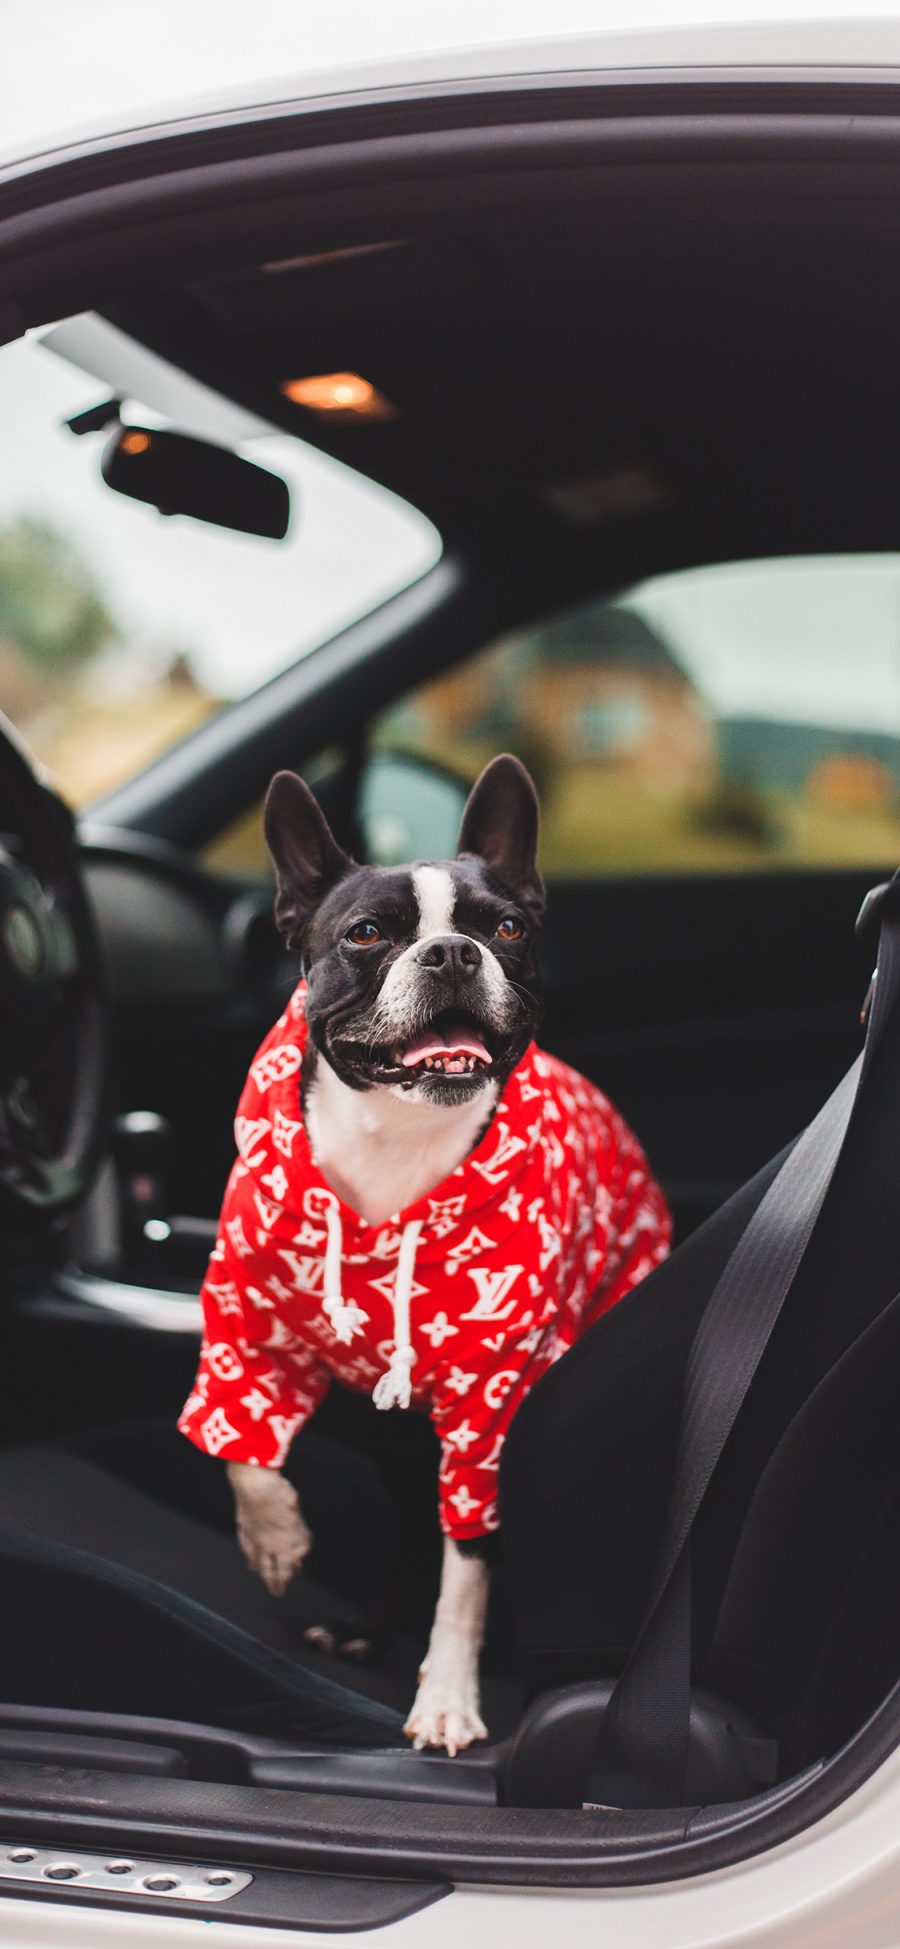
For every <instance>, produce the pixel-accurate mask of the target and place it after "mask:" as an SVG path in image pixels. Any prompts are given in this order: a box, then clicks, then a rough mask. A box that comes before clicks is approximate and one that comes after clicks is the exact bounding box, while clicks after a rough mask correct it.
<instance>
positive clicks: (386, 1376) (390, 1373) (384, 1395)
mask: <svg viewBox="0 0 900 1949" xmlns="http://www.w3.org/2000/svg"><path fill="white" fill-rule="evenodd" d="M421 1230H422V1220H421V1218H411V1219H410V1221H409V1224H408V1225H404V1227H403V1235H402V1238H401V1240H400V1250H399V1252H398V1254H397V1271H396V1274H395V1277H394V1291H393V1297H392V1304H393V1309H394V1351H393V1353H392V1354H391V1358H390V1361H389V1362H388V1366H387V1369H386V1371H385V1372H384V1373H383V1374H382V1375H380V1377H379V1379H378V1380H377V1381H376V1383H375V1387H374V1389H373V1392H372V1399H373V1401H374V1403H375V1406H376V1408H408V1407H409V1404H410V1401H411V1400H412V1381H411V1379H410V1372H411V1369H412V1367H413V1364H414V1362H415V1358H416V1356H415V1354H414V1353H413V1349H412V1344H411V1341H410V1337H409V1302H410V1298H411V1295H412V1289H413V1280H414V1277H415V1270H416V1247H417V1245H418V1243H419V1233H420V1231H421Z"/></svg>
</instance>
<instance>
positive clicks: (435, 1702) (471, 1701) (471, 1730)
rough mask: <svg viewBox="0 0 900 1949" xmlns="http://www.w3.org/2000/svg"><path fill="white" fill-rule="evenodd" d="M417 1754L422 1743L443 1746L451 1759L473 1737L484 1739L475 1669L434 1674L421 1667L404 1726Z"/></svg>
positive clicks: (485, 1733)
mask: <svg viewBox="0 0 900 1949" xmlns="http://www.w3.org/2000/svg"><path fill="white" fill-rule="evenodd" d="M403 1730H404V1732H405V1734H406V1737H407V1739H411V1740H412V1743H413V1746H414V1748H415V1750H416V1752H417V1753H420V1752H421V1751H422V1749H423V1747H425V1746H443V1747H444V1748H445V1749H446V1751H447V1752H448V1753H449V1754H450V1758H451V1759H454V1758H455V1756H456V1754H457V1753H461V1752H463V1751H464V1750H465V1748H466V1747H467V1746H471V1744H472V1742H473V1740H475V1739H486V1738H487V1736H488V1734H487V1726H486V1725H485V1724H484V1721H483V1719H482V1717H481V1713H480V1711H479V1700H478V1680H477V1677H476V1676H475V1674H474V1672H459V1673H457V1674H455V1675H454V1674H449V1673H448V1674H445V1675H444V1676H441V1675H439V1674H436V1675H435V1676H434V1677H433V1678H432V1677H431V1675H430V1673H429V1672H428V1670H427V1668H425V1669H423V1672H422V1676H421V1683H420V1685H419V1689H418V1692H417V1693H416V1701H415V1704H414V1706H413V1709H412V1711H411V1713H410V1715H409V1718H408V1719H407V1721H406V1725H405V1726H404V1728H403Z"/></svg>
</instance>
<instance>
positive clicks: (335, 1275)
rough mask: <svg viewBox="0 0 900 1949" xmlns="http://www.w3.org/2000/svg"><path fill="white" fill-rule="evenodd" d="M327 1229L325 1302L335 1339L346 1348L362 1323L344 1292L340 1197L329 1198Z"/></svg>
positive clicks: (357, 1311)
mask: <svg viewBox="0 0 900 1949" xmlns="http://www.w3.org/2000/svg"><path fill="white" fill-rule="evenodd" d="M325 1229H326V1232H327V1243H326V1246H325V1274H324V1278H323V1282H322V1283H323V1285H324V1288H325V1292H324V1297H323V1302H322V1303H323V1306H324V1310H325V1313H326V1316H327V1318H328V1319H329V1320H330V1321H331V1325H332V1327H333V1328H334V1337H335V1339H336V1340H337V1341H339V1342H340V1345H341V1346H342V1347H349V1345H350V1343H351V1341H352V1339H353V1333H354V1329H355V1328H356V1327H357V1325H358V1320H359V1308H358V1306H355V1305H353V1304H352V1303H351V1304H350V1305H349V1306H347V1305H345V1303H344V1295H343V1293H342V1292H341V1259H342V1256H343V1248H344V1239H343V1233H342V1230H341V1208H340V1205H339V1204H338V1201H337V1199H336V1198H334V1199H329V1200H328V1203H327V1204H326V1206H325Z"/></svg>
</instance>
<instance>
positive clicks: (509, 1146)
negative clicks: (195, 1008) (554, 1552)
mask: <svg viewBox="0 0 900 1949" xmlns="http://www.w3.org/2000/svg"><path fill="white" fill-rule="evenodd" d="M305 1001H306V991H305V987H304V985H303V983H301V984H300V987H299V988H298V989H297V990H296V991H295V993H294V995H293V996H292V998H291V1001H290V1002H289V1004H288V1007H287V1009H286V1010H285V1013H284V1015H283V1016H282V1017H281V1019H280V1021H279V1022H277V1023H276V1025H275V1027H274V1029H273V1030H272V1031H271V1033H270V1035H268V1036H267V1038H266V1040H265V1042H264V1043H263V1045H262V1048H261V1049H260V1051H259V1053H258V1055H257V1056H256V1058H255V1060H254V1062H253V1064H252V1067H251V1070H250V1075H249V1077H248V1079H247V1083H246V1086H245V1089H244V1092H243V1095H242V1097H241V1102H240V1105H239V1108H238V1115H237V1118H236V1122H235V1138H236V1143H237V1151H238V1157H237V1161H236V1163H235V1166H234V1169H233V1170H232V1174H231V1177H230V1179H229V1182H228V1187H227V1190H226V1193H225V1201H224V1204H223V1207H222V1216H221V1221H220V1226H219V1233H218V1239H217V1243H216V1246H215V1249H214V1251H213V1254H212V1257H211V1259H210V1264H209V1271H208V1273H207V1277H206V1281H205V1283H204V1287H203V1293H202V1302H203V1314H204V1322H205V1330H204V1335H203V1343H202V1347H201V1354H200V1365H199V1368H198V1372H197V1377H196V1380H195V1382H194V1386H193V1389H192V1392H191V1395H190V1398H189V1399H188V1401H187V1402H186V1403H185V1406H184V1409H183V1411H182V1415H181V1419H180V1421H179V1427H180V1428H181V1430H182V1432H183V1433H184V1434H186V1435H187V1436H188V1437H189V1439H190V1440H191V1441H193V1442H195V1443H196V1445H197V1447H198V1448H202V1449H204V1450H205V1451H206V1452H207V1453H208V1454H210V1455H221V1456H222V1457H223V1458H224V1459H225V1460H233V1461H238V1462H251V1463H257V1464H258V1465H259V1466H260V1467H263V1468H279V1467H280V1466H281V1464H282V1463H283V1462H284V1460H285V1457H286V1455H287V1453H288V1450H289V1448H290V1445H291V1443H292V1441H293V1440H294V1437H295V1435H296V1434H297V1431H298V1429H300V1428H301V1427H302V1426H303V1424H304V1422H306V1421H307V1420H308V1419H309V1417H310V1416H311V1415H312V1414H313V1413H314V1412H315V1409H316V1407H317V1406H318V1404H319V1402H320V1401H321V1399H322V1397H323V1395H324V1394H325V1391H326V1389H327V1388H328V1386H329V1383H330V1381H331V1380H332V1378H334V1379H337V1380H339V1381H341V1382H342V1383H343V1384H344V1385H345V1386H347V1387H350V1388H354V1389H357V1390H371V1388H372V1387H373V1385H374V1384H375V1382H377V1380H378V1378H379V1376H380V1375H381V1374H382V1373H383V1372H384V1370H385V1367H386V1365H387V1363H388V1361H389V1360H390V1357H391V1354H392V1352H393V1348H394V1342H393V1331H394V1326H393V1308H392V1304H391V1299H392V1294H393V1291H394V1282H395V1279H396V1275H397V1262H398V1257H399V1253H400V1245H401V1239H402V1236H403V1231H404V1227H405V1226H406V1225H407V1224H409V1223H410V1221H412V1220H414V1219H415V1220H420V1221H421V1230H420V1232H419V1235H418V1240H417V1244H416V1255H415V1266H414V1274H413V1279H412V1283H411V1286H410V1321H411V1330H410V1338H411V1342H412V1347H413V1352H414V1355H415V1360H414V1364H413V1367H412V1374H411V1379H412V1390H413V1406H415V1407H418V1408H420V1409H423V1410H426V1411H428V1412H429V1413H430V1414H431V1417H432V1420H433V1422H434V1426H435V1428H436V1430H437V1433H438V1436H439V1438H440V1443H441V1469H440V1517H441V1526H442V1528H443V1530H444V1531H445V1533H446V1534H447V1535H449V1536H453V1537H456V1538H458V1539H462V1538H465V1537H473V1536H481V1535H484V1534H485V1533H486V1532H488V1531H489V1530H492V1529H496V1527H497V1523H498V1516H497V1471H498V1468H499V1465H500V1454H501V1450H502V1447H503V1442H504V1438H505V1436H506V1432H507V1429H508V1428H509V1425H510V1422H511V1421H512V1418H513V1415H514V1414H515V1412H516V1409H517V1408H518V1407H519V1405H520V1403H521V1402H522V1401H523V1400H524V1398H525V1395H526V1394H527V1393H528V1391H529V1389H530V1388H531V1387H533V1386H534V1383H535V1381H536V1380H538V1379H539V1378H540V1376H541V1374H543V1373H544V1372H545V1371H546V1369H547V1368H548V1367H549V1366H550V1365H551V1364H552V1362H553V1361H555V1360H558V1359H559V1357H560V1355H561V1354H562V1353H564V1352H565V1351H566V1348H567V1347H570V1346H571V1345H572V1343H573V1342H574V1341H575V1340H576V1339H577V1338H578V1336H579V1334H580V1333H583V1332H584V1331H585V1329H586V1327H588V1326H590V1325H592V1324H593V1322H594V1320H596V1319H597V1318H599V1316H600V1314H601V1313H605V1312H606V1311H608V1309H609V1308H610V1307H611V1306H613V1305H614V1304H615V1302H616V1301H617V1300H618V1299H621V1298H622V1296H623V1294H624V1293H626V1292H628V1291H630V1289H631V1287H632V1286H634V1285H636V1284H637V1282H638V1280H640V1279H643V1278H644V1277H645V1275H646V1274H647V1273H648V1272H651V1271H652V1269H653V1267H654V1266H656V1265H658V1264H659V1262H660V1260H661V1259H663V1258H664V1257H665V1254H666V1251H667V1249H668V1244H669V1217H668V1213H667V1211H666V1207H665V1203H664V1201H663V1197H662V1194H661V1192H660V1190H659V1188H658V1186H657V1185H656V1183H655V1182H654V1180H653V1178H652V1176H651V1174H650V1170H649V1166H648V1164H647V1160H646V1158H645V1157H644V1154H643V1152H642V1151H641V1149H640V1146H639V1144H638V1143H637V1141H636V1139H635V1137H634V1136H633V1134H632V1132H631V1131H630V1130H629V1129H628V1127H627V1125H626V1124H625V1123H624V1122H623V1120H622V1118H621V1117H620V1116H619V1115H618V1113H617V1111H615V1110H614V1109H613V1107H612V1105H611V1104H610V1103H609V1102H608V1101H607V1099H606V1097H604V1096H603V1095H602V1094H601V1092H600V1091H599V1090H598V1089H595V1087H594V1085H593V1084H592V1083H589V1082H587V1081H586V1079H585V1078H584V1077H583V1076H579V1075H578V1074H577V1073H576V1072H575V1071H574V1070H572V1069H569V1068H568V1067H567V1066H566V1064H565V1063H562V1062H558V1061H557V1060H556V1058H555V1057H553V1056H550V1055H547V1054H546V1053H545V1052H544V1051H543V1050H541V1049H538V1048H536V1047H535V1046H534V1045H532V1046H531V1048H530V1049H529V1050H527V1051H526V1054H525V1055H524V1057H523V1058H522V1060H521V1062H520V1063H519V1064H518V1066H517V1068H516V1069H515V1070H514V1071H513V1073H512V1075H511V1076H510V1078H509V1081H508V1082H507V1084H506V1087H505V1089H504V1091H503V1094H502V1096H501V1098H500V1101H499V1103H498V1105H497V1109H496V1111H495V1114H494V1116H493V1118H492V1120H491V1122H490V1124H489V1126H488V1129H487V1131H486V1132H485V1135H484V1137H483V1138H482V1140H481V1142H480V1143H479V1144H478V1146H477V1148H476V1149H475V1151H473V1152H472V1154H471V1155H470V1156H469V1157H467V1158H466V1160H465V1162H464V1163H463V1164H461V1165H460V1166H459V1168H458V1169H457V1170H456V1171H454V1172H453V1173H452V1174H451V1176H450V1177H449V1178H447V1179H446V1181H445V1182H444V1183H443V1184H441V1185H438V1186H436V1187H435V1189H434V1190H433V1191H432V1192H431V1193H430V1194H429V1195H428V1196H427V1197H425V1198H423V1199H421V1200H420V1201H419V1202H418V1203H417V1204H415V1205H411V1206H410V1207H409V1208H408V1210H406V1211H403V1212H398V1213H397V1214H396V1216H395V1217H392V1218H391V1219H390V1220H389V1221H388V1223H387V1224H383V1225H379V1226H372V1225H367V1224H365V1223H364V1221H363V1220H362V1219H361V1218H360V1217H359V1216H358V1214H357V1213H356V1212H353V1211H351V1210H350V1209H349V1207H348V1206H346V1205H344V1204H342V1203H341V1201H340V1200H339V1199H337V1198H336V1196H335V1193H334V1192H333V1191H331V1190H330V1188H329V1187H328V1185H327V1184H326V1183H325V1181H324V1179H323V1178H322V1176H321V1174H320V1172H319V1171H318V1170H317V1167H316V1165H315V1163H314V1161H313V1158H312V1155H311V1152H310V1148H309V1143H308V1140H307V1136H306V1130H305V1127H304V1123H303V1118H302V1114H301V1108H300V1090H299V1071H300V1066H301V1062H302V1058H303V1050H304V1047H305V1043H306V1033H307V1031H306V1020H305ZM335 1209H336V1210H337V1211H338V1212H339V1215H340V1223H341V1245H342V1250H341V1289H342V1291H341V1297H342V1301H343V1305H344V1308H345V1309H346V1311H345V1315H344V1328H345V1338H344V1339H343V1340H339V1339H338V1338H337V1335H336V1332H335V1327H334V1324H333V1321H332V1318H331V1317H330V1316H329V1313H328V1311H327V1310H326V1307H325V1297H326V1295H325V1284H324V1275H325V1253H326V1246H327V1241H328V1218H329V1212H330V1213H331V1214H332V1215H333V1212H334V1210H335Z"/></svg>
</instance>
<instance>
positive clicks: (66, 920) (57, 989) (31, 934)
mask: <svg viewBox="0 0 900 1949" xmlns="http://www.w3.org/2000/svg"><path fill="white" fill-rule="evenodd" d="M109 1055H110V1030H109V1011H108V1000H107V990H106V979H105V974H104V963H103V956H102V950H101V947H100V941H99V937H98V934H97V930H96V927H95V924H94V920H93V917H92V914H91V909H90V905H89V902H88V897H87V893H86V891H85V886H84V880H83V877H82V872H81V864H80V861H79V857H78V851H77V848H76V845H75V837H74V830H73V824H72V819H71V816H70V814H69V812H68V810H67V808H66V807H65V806H64V804H63V803H62V800H61V799H59V798H57V797H56V795H55V793H54V792H53V791H52V790H51V789H50V788H49V786H47V785H46V784H44V783H43V782H42V780H41V778H40V776H39V775H38V773H37V771H36V770H35V767H34V765H33V763H32V761H31V758H30V756H29V754H28V752H27V750H26V749H25V746H24V745H23V744H22V743H21V742H20V740H19V738H18V737H17V735H16V733H15V731H14V730H13V728H12V726H11V725H10V724H9V723H8V722H7V721H6V719H5V718H2V717H0V1207H2V1208H4V1209H5V1210H6V1212H7V1214H8V1215H9V1214H12V1215H14V1216H18V1217H19V1218H20V1219H21V1218H22V1217H24V1216H27V1215H29V1214H30V1215H31V1217H32V1218H40V1219H42V1220H48V1219H53V1218H55V1217H58V1216H59V1214H60V1213H62V1212H65V1211H68V1210H71V1208H72V1207H73V1206H74V1205H76V1204H77V1203H78V1202H79V1200H80V1199H81V1198H83V1197H84V1194H85V1192H86V1191H87V1189H88V1186H89V1184H90V1181H91V1177H92V1174H93V1170H94V1166H95V1164H96V1162H97V1159H98V1156H99V1153H100V1149H101V1146H102V1142H103V1138H104V1135H105V1131H106V1128H107V1113H108V1084H109V1070H110V1062H109Z"/></svg>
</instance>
